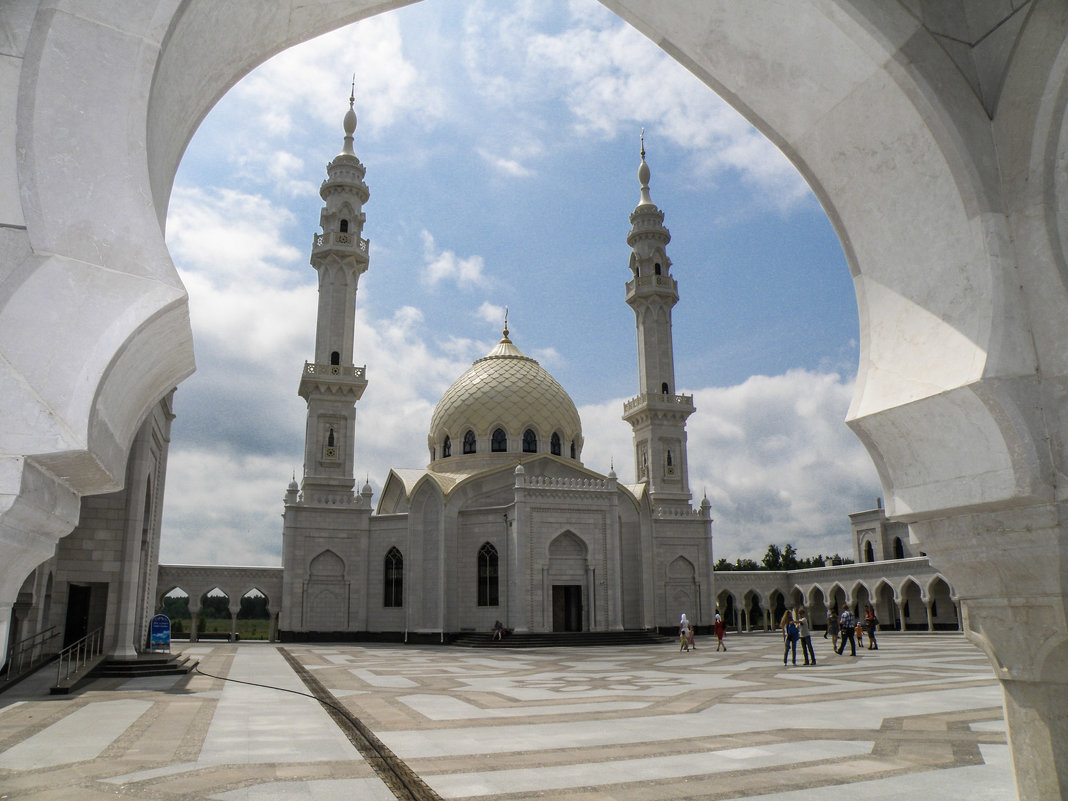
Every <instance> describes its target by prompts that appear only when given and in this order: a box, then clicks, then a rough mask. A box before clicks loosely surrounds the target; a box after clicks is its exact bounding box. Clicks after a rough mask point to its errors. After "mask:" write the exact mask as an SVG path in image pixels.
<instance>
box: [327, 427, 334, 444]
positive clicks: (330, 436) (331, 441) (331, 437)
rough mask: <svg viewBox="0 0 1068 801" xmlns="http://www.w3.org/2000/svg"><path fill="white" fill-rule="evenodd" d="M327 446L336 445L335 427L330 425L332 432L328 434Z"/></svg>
mask: <svg viewBox="0 0 1068 801" xmlns="http://www.w3.org/2000/svg"><path fill="white" fill-rule="evenodd" d="M326 447H328V448H333V447H334V427H333V426H330V433H329V434H327V435H326Z"/></svg>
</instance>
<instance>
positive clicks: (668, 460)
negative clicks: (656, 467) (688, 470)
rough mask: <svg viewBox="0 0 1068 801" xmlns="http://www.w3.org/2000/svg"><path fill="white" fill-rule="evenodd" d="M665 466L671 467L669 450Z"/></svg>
mask: <svg viewBox="0 0 1068 801" xmlns="http://www.w3.org/2000/svg"><path fill="white" fill-rule="evenodd" d="M667 466H668V467H671V451H668V452H667Z"/></svg>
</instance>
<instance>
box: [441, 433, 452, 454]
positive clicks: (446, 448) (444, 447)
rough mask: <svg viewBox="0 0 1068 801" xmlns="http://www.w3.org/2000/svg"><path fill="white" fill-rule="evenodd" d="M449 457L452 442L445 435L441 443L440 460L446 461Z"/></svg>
mask: <svg viewBox="0 0 1068 801" xmlns="http://www.w3.org/2000/svg"><path fill="white" fill-rule="evenodd" d="M450 456H452V440H451V439H449V435H448V434H446V435H445V440H444V442H442V443H441V458H442V459H448V458H449V457H450Z"/></svg>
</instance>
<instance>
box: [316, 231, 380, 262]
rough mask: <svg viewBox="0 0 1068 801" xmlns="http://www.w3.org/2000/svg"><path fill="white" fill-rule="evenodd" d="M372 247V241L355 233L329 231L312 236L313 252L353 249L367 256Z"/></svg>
mask: <svg viewBox="0 0 1068 801" xmlns="http://www.w3.org/2000/svg"><path fill="white" fill-rule="evenodd" d="M370 249H371V242H370V241H369V240H367V239H364V238H363V237H361V236H358V235H356V234H354V233H349V232H344V233H343V232H341V231H327V232H326V233H323V234H316V235H315V236H314V237H312V253H316V252H318V251H322V250H352V251H355V252H356V253H359V254H361V255H363V256H365V257H366V256H367V253H368V251H369V250H370Z"/></svg>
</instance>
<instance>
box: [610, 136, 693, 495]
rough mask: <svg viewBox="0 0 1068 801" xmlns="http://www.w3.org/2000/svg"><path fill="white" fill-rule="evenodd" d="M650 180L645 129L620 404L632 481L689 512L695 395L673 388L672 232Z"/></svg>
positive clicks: (633, 217) (632, 237)
mask: <svg viewBox="0 0 1068 801" xmlns="http://www.w3.org/2000/svg"><path fill="white" fill-rule="evenodd" d="M649 174H650V171H649V165H648V164H647V163H646V161H645V131H644V129H643V131H642V137H641V164H640V165H639V166H638V182H639V183H640V185H641V199H640V200H639V202H638V205H637V206H636V207H635V209H634V211H633V212H632V213H631V215H630V223H631V229H630V233H629V234H628V235H627V244H628V245H629V246H630V248H631V255H630V270H631V275H632V280H631V281H629V282H628V283H627V304H628V305H629V306H630V307H631V308H632V309H634V317H635V322H636V325H637V331H638V387H639V389H638V391H639V394H638V395H637V397H635V398H632V399H631V400H629V401H627V402H626V403H625V404H624V405H623V419H624V420H626V421H627V422H628V423H630V425H631V428H632V429H633V430H634V466H635V474H636V476H637V480H638V481H639V482H646V484H647V485H648V487H649V493H650V496H651V498H652V500H653V503H654V505H656V506H657V507H658V508H665V509H666V508H671V507H675V508H684V509H689V508H690V500H691V498H692V496H691V495H690V487H689V470H688V467H687V460H686V418H688V417H689V416H690V415H691V414H693V412H694V407H693V396H691V395H678V394H676V390H675V357H674V348H673V345H672V339H671V309H672V308H673V307H674V306H675V304H676V303H678V301H679V288H678V284H677V283H676V282H675V279H674V278H672V276H671V259H669V258H668V255H667V245H668V243H669V242H670V241H671V234H670V232H669V231H668V229H667V228H665V227H664V212H662V211H661V210H660V209H658V208H657V207H656V205H655V204H654V203H653V201H652V198H651V197H650V195H649Z"/></svg>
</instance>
